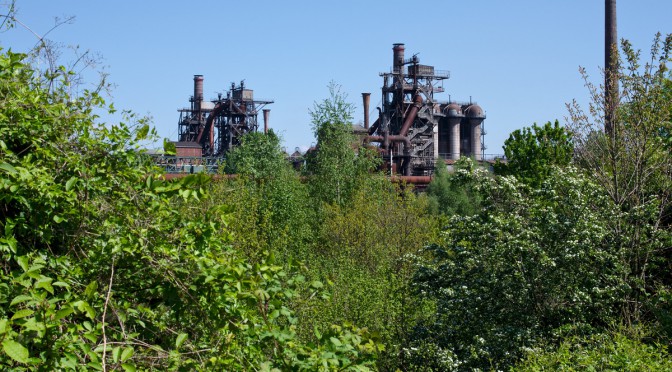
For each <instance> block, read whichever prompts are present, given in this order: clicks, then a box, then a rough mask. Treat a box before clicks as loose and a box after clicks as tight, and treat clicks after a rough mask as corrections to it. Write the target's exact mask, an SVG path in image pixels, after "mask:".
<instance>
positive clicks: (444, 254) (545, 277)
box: [415, 168, 628, 369]
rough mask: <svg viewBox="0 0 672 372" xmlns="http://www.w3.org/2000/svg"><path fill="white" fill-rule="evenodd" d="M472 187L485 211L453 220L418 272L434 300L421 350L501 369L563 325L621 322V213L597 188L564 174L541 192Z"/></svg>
mask: <svg viewBox="0 0 672 372" xmlns="http://www.w3.org/2000/svg"><path fill="white" fill-rule="evenodd" d="M474 183H475V184H476V185H477V187H479V188H480V190H481V192H483V193H484V195H486V198H485V199H484V205H483V209H482V212H481V213H479V214H478V215H475V216H468V217H461V216H455V217H453V218H452V219H451V220H450V222H449V224H448V227H447V228H446V230H445V232H444V239H445V240H444V241H443V242H442V243H441V244H438V245H432V246H429V247H428V249H427V250H428V251H429V252H431V253H432V255H433V260H432V261H430V262H428V263H427V264H426V265H423V267H422V268H421V269H420V270H419V271H418V272H417V274H416V279H415V285H416V288H417V290H418V291H419V293H420V294H421V295H423V296H427V297H429V298H431V299H435V300H436V301H437V312H436V315H435V318H434V320H433V321H432V322H428V323H427V324H425V325H424V327H419V328H418V334H417V339H418V340H419V342H421V343H420V344H422V342H428V341H429V342H433V343H434V344H436V348H437V350H443V351H444V352H448V353H454V355H455V356H456V361H455V362H456V363H459V365H461V367H460V368H481V369H490V368H495V369H501V368H504V367H506V366H508V365H511V364H512V363H514V362H515V361H516V360H517V358H519V357H520V356H521V355H522V354H521V353H522V351H523V350H524V348H525V347H531V346H533V345H535V344H536V343H537V342H539V341H541V340H543V339H553V338H554V337H556V336H555V333H554V332H555V331H554V330H556V329H558V328H560V327H562V326H564V325H566V324H572V325H576V326H579V325H582V326H587V327H589V328H590V327H597V328H599V327H601V326H602V325H604V324H608V323H610V322H615V321H617V320H618V312H617V305H619V304H621V303H622V296H623V294H624V292H625V291H626V290H627V283H626V282H624V278H625V277H626V276H627V273H628V270H627V267H624V265H623V263H622V260H621V254H622V252H619V251H615V250H613V247H612V245H611V243H610V241H609V239H610V236H609V230H608V228H607V227H608V220H609V219H610V218H612V216H614V215H618V211H617V210H616V209H615V208H614V206H613V204H611V203H610V201H609V200H608V199H607V198H606V197H605V195H604V194H603V193H602V192H601V191H600V189H599V188H598V187H596V186H595V185H594V184H593V183H591V182H590V181H589V180H588V179H586V178H585V177H582V176H581V175H579V174H577V173H576V171H573V170H566V171H562V170H560V169H558V168H554V171H553V172H551V174H550V175H549V177H548V179H547V180H546V181H545V182H544V183H543V184H542V187H541V188H540V189H538V190H536V191H529V188H527V187H526V186H525V185H523V184H521V183H519V182H517V181H516V180H515V179H514V178H511V177H503V178H496V179H491V178H488V177H484V176H477V179H475V180H474Z"/></svg>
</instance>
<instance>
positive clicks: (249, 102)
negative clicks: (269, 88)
mask: <svg viewBox="0 0 672 372" xmlns="http://www.w3.org/2000/svg"><path fill="white" fill-rule="evenodd" d="M189 102H190V103H191V105H190V107H189V108H183V109H180V110H178V112H179V113H180V119H179V121H178V141H177V142H176V143H175V147H176V150H177V156H178V157H179V156H189V157H193V156H202V157H212V158H217V157H224V156H225V154H226V152H227V151H229V150H230V149H232V148H233V147H235V146H237V145H239V144H240V138H241V137H242V136H243V135H245V134H246V133H249V132H255V131H257V130H258V127H259V125H258V122H257V116H258V113H259V110H261V111H262V112H263V115H264V116H263V117H264V131H265V132H266V131H268V118H269V113H270V110H269V109H264V107H265V106H266V105H268V104H271V103H273V101H271V100H255V99H254V91H253V90H251V89H248V88H247V87H246V86H245V81H241V82H240V85H238V86H236V85H235V84H234V83H231V88H230V89H229V91H228V92H227V93H226V97H222V94H221V93H220V94H219V95H218V97H217V99H215V100H212V101H206V100H204V98H203V75H194V95H193V96H191V98H190V99H189Z"/></svg>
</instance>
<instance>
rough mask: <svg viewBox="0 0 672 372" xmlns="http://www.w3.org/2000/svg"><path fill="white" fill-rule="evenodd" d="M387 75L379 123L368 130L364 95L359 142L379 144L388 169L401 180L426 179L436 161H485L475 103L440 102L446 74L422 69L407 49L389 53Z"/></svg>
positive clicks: (480, 118)
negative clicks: (362, 131) (407, 55)
mask: <svg viewBox="0 0 672 372" xmlns="http://www.w3.org/2000/svg"><path fill="white" fill-rule="evenodd" d="M392 51H393V60H392V69H391V71H390V72H383V73H380V76H381V77H382V78H383V87H382V99H381V102H382V103H381V107H378V113H379V115H378V119H376V121H375V122H374V123H373V124H372V125H371V126H369V114H368V113H369V104H370V93H362V99H363V104H364V128H365V129H366V135H365V136H364V138H363V141H364V142H365V143H367V144H371V143H377V146H378V147H379V149H380V152H381V153H382V154H383V157H384V160H385V161H386V165H387V166H389V169H390V170H392V171H393V172H395V171H396V173H399V174H401V175H403V176H407V177H408V176H427V175H431V174H432V172H433V171H434V166H435V163H436V161H437V159H442V160H443V159H450V160H457V159H458V158H459V157H460V156H471V157H473V158H475V159H476V160H482V159H483V150H484V149H485V146H484V145H483V137H484V135H485V132H484V131H483V130H482V128H483V121H484V120H485V113H484V111H483V109H482V108H481V107H480V106H478V105H477V104H476V103H473V102H471V100H470V102H469V103H458V102H453V101H450V100H449V101H445V102H442V101H439V100H437V99H436V98H435V97H434V94H435V93H441V92H444V88H443V81H444V80H447V79H448V78H450V73H449V72H447V71H438V70H435V69H434V66H429V65H423V64H420V60H419V58H418V56H417V54H416V55H413V56H412V57H411V58H408V59H406V58H405V56H404V53H405V45H404V44H401V43H398V44H394V45H393V47H392Z"/></svg>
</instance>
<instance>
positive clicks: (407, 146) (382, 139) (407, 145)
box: [366, 132, 411, 176]
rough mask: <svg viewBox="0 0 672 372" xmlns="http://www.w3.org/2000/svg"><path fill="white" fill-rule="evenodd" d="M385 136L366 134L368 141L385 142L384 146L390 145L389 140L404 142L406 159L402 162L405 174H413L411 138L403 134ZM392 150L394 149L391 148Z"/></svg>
mask: <svg viewBox="0 0 672 372" xmlns="http://www.w3.org/2000/svg"><path fill="white" fill-rule="evenodd" d="M385 134H386V135H384V136H366V141H368V142H378V143H382V144H383V148H386V149H387V147H388V146H389V142H393V143H394V142H401V143H403V144H404V161H403V163H402V172H403V174H404V176H410V175H411V140H409V139H408V137H406V136H401V135H387V132H386V133H385ZM390 151H392V150H391V149H390Z"/></svg>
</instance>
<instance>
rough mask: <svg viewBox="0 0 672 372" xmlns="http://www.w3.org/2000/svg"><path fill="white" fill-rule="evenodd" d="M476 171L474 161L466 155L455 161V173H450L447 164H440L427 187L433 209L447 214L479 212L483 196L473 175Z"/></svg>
mask: <svg viewBox="0 0 672 372" xmlns="http://www.w3.org/2000/svg"><path fill="white" fill-rule="evenodd" d="M476 171H477V170H476V167H475V165H474V162H473V161H472V160H471V159H469V158H465V157H463V158H460V159H459V160H458V161H457V162H456V163H455V172H454V173H453V174H450V173H448V170H447V169H446V166H445V165H443V164H438V165H437V166H436V170H435V171H434V178H433V179H432V182H430V184H429V186H428V187H427V195H428V196H429V200H430V208H431V210H432V211H433V212H434V213H441V214H443V215H445V216H453V215H460V216H471V215H474V214H476V213H478V211H479V209H480V206H481V202H482V196H481V195H480V194H479V193H478V190H477V187H476V184H475V183H474V177H472V175H471V173H473V172H476ZM478 172H483V171H482V170H478Z"/></svg>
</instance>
